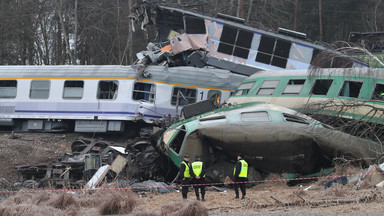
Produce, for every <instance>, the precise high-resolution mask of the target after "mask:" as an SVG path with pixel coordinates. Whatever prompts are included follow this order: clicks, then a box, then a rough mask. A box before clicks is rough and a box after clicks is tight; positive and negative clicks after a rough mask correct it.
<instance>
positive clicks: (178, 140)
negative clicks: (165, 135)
mask: <svg viewBox="0 0 384 216" xmlns="http://www.w3.org/2000/svg"><path fill="white" fill-rule="evenodd" d="M178 130H179V131H178V132H177V135H176V136H175V138H174V139H173V140H172V141H171V143H170V144H169V148H170V149H172V150H173V151H175V152H176V154H179V153H180V149H181V146H182V144H183V141H184V138H185V135H186V130H185V126H184V125H183V126H182V127H181V128H179V129H178Z"/></svg>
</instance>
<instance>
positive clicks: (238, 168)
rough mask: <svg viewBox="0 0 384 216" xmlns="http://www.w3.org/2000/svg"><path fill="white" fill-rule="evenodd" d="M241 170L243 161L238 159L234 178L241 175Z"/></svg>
mask: <svg viewBox="0 0 384 216" xmlns="http://www.w3.org/2000/svg"><path fill="white" fill-rule="evenodd" d="M240 171H241V162H240V161H237V162H236V171H235V174H234V175H233V178H235V179H237V178H240V177H239V175H240Z"/></svg>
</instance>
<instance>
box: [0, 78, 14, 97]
mask: <svg viewBox="0 0 384 216" xmlns="http://www.w3.org/2000/svg"><path fill="white" fill-rule="evenodd" d="M16 93H17V81H16V80H0V98H16Z"/></svg>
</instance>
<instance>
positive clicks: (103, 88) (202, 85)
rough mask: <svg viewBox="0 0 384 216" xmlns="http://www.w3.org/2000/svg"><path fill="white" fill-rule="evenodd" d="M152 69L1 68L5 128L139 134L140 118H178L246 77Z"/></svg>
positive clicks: (0, 116) (0, 122) (0, 118)
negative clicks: (144, 72)
mask: <svg viewBox="0 0 384 216" xmlns="http://www.w3.org/2000/svg"><path fill="white" fill-rule="evenodd" d="M148 71H149V72H150V73H151V76H150V77H146V78H144V77H142V76H141V73H140V72H138V71H137V70H135V69H134V68H132V67H131V66H116V65H115V66H74V65H65V66H64V65H63V66H1V67H0V126H9V127H13V128H14V130H16V131H29V130H38V131H66V130H69V131H75V132H124V131H125V132H135V131H136V132H137V129H139V128H140V127H141V126H140V125H141V124H140V122H143V123H150V124H152V123H154V121H155V120H157V119H160V118H162V117H163V116H164V115H170V116H178V115H180V110H181V107H182V106H184V105H185V104H190V103H195V102H199V101H201V100H205V99H208V98H212V97H213V98H217V100H218V101H217V102H223V101H224V100H226V99H228V98H229V96H230V94H231V91H233V90H234V89H236V88H237V86H238V85H239V84H240V82H241V81H242V80H243V79H244V78H245V76H242V75H236V74H232V73H231V72H230V71H227V70H221V69H214V68H201V69H200V68H193V67H172V68H171V67H165V66H150V67H149V68H148ZM178 107H180V109H177V108H178ZM176 111H177V113H176ZM144 125H145V124H144ZM135 135H137V133H135Z"/></svg>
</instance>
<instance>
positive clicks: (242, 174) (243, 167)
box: [233, 160, 248, 178]
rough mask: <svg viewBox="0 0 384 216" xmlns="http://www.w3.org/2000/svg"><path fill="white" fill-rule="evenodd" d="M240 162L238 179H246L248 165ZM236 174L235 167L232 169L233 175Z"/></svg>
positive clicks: (243, 161) (242, 161)
mask: <svg viewBox="0 0 384 216" xmlns="http://www.w3.org/2000/svg"><path fill="white" fill-rule="evenodd" d="M239 161H240V162H241V170H240V173H239V177H244V178H247V177H248V163H247V162H245V160H239ZM235 173H236V166H235V169H233V175H235Z"/></svg>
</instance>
